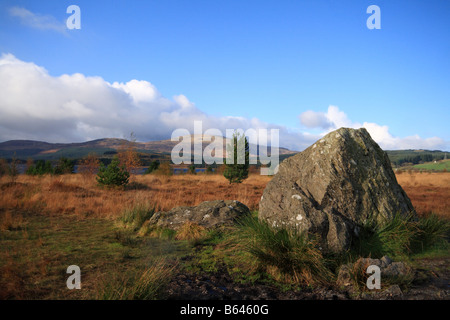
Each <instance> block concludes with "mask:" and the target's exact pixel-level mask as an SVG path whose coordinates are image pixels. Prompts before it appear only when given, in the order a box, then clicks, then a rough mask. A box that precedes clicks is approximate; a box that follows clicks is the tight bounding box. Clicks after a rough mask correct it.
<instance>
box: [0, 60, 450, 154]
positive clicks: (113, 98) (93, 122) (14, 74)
mask: <svg viewBox="0 0 450 320" xmlns="http://www.w3.org/2000/svg"><path fill="white" fill-rule="evenodd" d="M299 117H300V121H301V123H302V124H303V125H304V126H305V127H307V128H320V129H321V130H322V131H323V132H322V133H320V134H313V133H310V132H308V131H302V130H300V128H288V127H285V126H282V125H277V124H272V123H266V122H264V121H261V120H259V119H258V118H244V117H236V116H225V117H217V116H212V115H209V114H207V113H205V112H203V111H201V110H200V109H198V108H197V106H196V105H195V104H194V103H193V102H192V101H190V100H189V99H188V98H187V97H186V96H185V95H182V94H180V95H176V96H174V97H172V98H167V97H164V96H163V95H162V94H161V93H160V92H159V91H158V89H157V88H156V87H155V86H154V85H153V84H151V83H150V82H148V81H144V80H131V81H128V82H125V83H122V82H113V83H109V82H107V81H105V80H104V79H103V78H101V77H87V76H85V75H83V74H80V73H75V74H72V75H68V74H63V75H61V76H51V75H49V73H48V72H47V70H46V69H44V68H43V67H41V66H38V65H36V64H35V63H32V62H25V61H22V60H20V59H17V58H16V57H15V56H13V55H12V54H3V55H1V56H0V141H6V140H13V139H29V140H43V141H47V142H81V141H87V140H93V139H99V138H108V137H109V138H124V137H129V135H130V133H131V132H134V133H135V134H136V137H137V139H138V140H139V141H150V140H162V139H170V137H171V134H172V132H173V131H174V130H175V129H178V128H185V129H187V130H189V131H190V132H191V133H193V126H194V121H202V122H203V131H205V130H206V129H208V128H217V129H219V130H220V131H221V132H223V134H224V135H225V132H226V129H238V128H239V129H243V130H247V129H249V128H252V129H269V130H270V129H278V130H279V136H280V146H281V147H287V148H289V149H291V150H298V151H301V150H303V149H305V148H306V147H308V146H310V145H311V144H312V143H313V142H314V141H316V140H317V139H319V138H320V137H321V136H323V135H324V134H326V133H327V132H329V131H331V130H334V129H336V128H339V127H342V126H345V127H353V128H356V127H361V126H363V127H366V128H367V129H368V130H369V132H370V134H371V135H372V137H373V138H374V139H375V141H377V142H378V143H380V145H381V146H382V147H383V148H385V149H403V148H427V149H438V148H441V147H442V146H443V145H444V141H442V139H439V138H430V139H422V138H420V137H418V136H412V137H406V138H397V137H393V136H392V135H391V134H390V133H389V130H388V127H386V126H380V125H377V124H375V123H368V122H365V123H363V124H359V123H353V122H352V121H350V120H349V119H348V117H347V115H346V114H345V113H344V112H342V111H340V110H339V108H337V107H335V106H330V107H329V108H328V111H327V112H326V113H324V112H315V111H306V112H304V113H302V114H301V115H300V116H299Z"/></svg>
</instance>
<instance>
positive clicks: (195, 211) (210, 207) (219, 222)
mask: <svg viewBox="0 0 450 320" xmlns="http://www.w3.org/2000/svg"><path fill="white" fill-rule="evenodd" d="M247 214H250V210H249V209H248V207H247V206H246V205H244V204H243V203H241V202H239V201H237V200H215V201H205V202H202V203H201V204H199V205H198V206H194V207H186V206H183V207H176V208H173V209H172V210H170V211H166V212H164V211H161V212H156V213H155V214H154V215H153V216H152V217H151V218H150V220H149V225H152V226H156V227H159V228H169V229H173V230H177V229H179V228H180V227H181V226H182V225H183V224H185V223H187V222H193V223H196V224H198V225H200V226H202V227H205V228H215V227H219V226H230V225H232V224H233V223H234V222H235V220H236V219H238V218H239V217H242V216H244V215H247Z"/></svg>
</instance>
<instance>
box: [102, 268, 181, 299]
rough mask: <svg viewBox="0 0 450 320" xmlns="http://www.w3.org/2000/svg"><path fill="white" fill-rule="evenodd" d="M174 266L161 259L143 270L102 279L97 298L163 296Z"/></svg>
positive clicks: (159, 297)
mask: <svg viewBox="0 0 450 320" xmlns="http://www.w3.org/2000/svg"><path fill="white" fill-rule="evenodd" d="M174 270H175V266H172V265H169V264H168V263H166V262H165V261H163V260H158V261H156V262H154V263H153V264H152V265H151V266H149V267H148V268H147V269H145V270H144V271H143V272H141V273H138V272H136V273H135V274H133V275H129V276H119V277H117V276H116V278H113V279H108V280H107V281H106V280H105V279H104V281H103V283H102V287H101V288H100V289H99V290H98V296H97V299H99V300H156V299H161V298H163V293H164V288H165V287H166V285H167V284H168V283H169V282H170V279H171V278H172V276H173V274H174Z"/></svg>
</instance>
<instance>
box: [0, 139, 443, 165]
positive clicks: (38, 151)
mask: <svg viewBox="0 0 450 320" xmlns="http://www.w3.org/2000/svg"><path fill="white" fill-rule="evenodd" d="M215 138H217V139H224V140H222V143H223V146H224V150H223V152H224V153H223V154H224V155H225V154H226V152H225V151H226V144H227V142H228V140H226V139H225V138H224V137H211V136H191V143H194V142H198V141H199V139H203V140H206V141H211V140H212V139H215ZM127 143H128V141H127V140H125V139H117V138H105V139H97V140H92V141H86V142H79V143H49V142H44V141H33V140H10V141H6V142H1V143H0V158H5V159H11V158H13V157H14V156H15V157H16V158H17V159H19V160H23V161H25V160H27V159H29V158H31V159H33V160H57V159H59V158H61V157H65V158H69V159H81V158H83V157H85V156H87V155H88V154H89V153H95V154H97V156H99V157H100V158H112V156H113V155H114V154H116V153H117V152H118V150H119V149H120V148H121V147H123V146H125V145H126V144H127ZM178 143H179V142H178V141H171V140H159V141H148V142H136V148H137V151H138V152H139V153H140V155H141V158H144V159H165V160H169V159H170V153H171V151H172V149H173V147H174V146H175V145H177V144H178ZM209 144H210V142H203V148H202V151H203V149H204V148H205V147H206V146H207V145H209ZM253 147H256V148H254V149H255V150H256V154H251V155H250V156H251V157H255V156H256V155H258V154H259V146H254V145H253ZM268 151H269V155H270V148H268ZM278 152H279V155H280V161H282V160H284V159H286V158H288V157H290V156H293V155H294V154H296V153H297V152H298V151H292V150H289V149H287V148H279V150H278ZM192 153H194V148H193V147H192ZM386 153H387V154H388V156H389V158H390V160H391V162H392V164H393V166H395V167H401V166H412V165H417V164H421V163H428V162H433V161H439V160H443V159H444V158H445V157H446V152H443V151H439V150H386ZM449 156H450V155H449Z"/></svg>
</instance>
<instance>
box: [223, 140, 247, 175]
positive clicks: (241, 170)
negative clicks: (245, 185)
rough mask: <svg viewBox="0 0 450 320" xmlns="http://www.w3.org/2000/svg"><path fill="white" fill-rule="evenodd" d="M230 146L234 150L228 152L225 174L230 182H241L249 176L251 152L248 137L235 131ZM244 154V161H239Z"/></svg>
mask: <svg viewBox="0 0 450 320" xmlns="http://www.w3.org/2000/svg"><path fill="white" fill-rule="evenodd" d="M228 148H229V150H233V154H228V157H227V158H226V159H225V165H226V167H225V171H224V173H223V175H224V177H225V178H227V179H228V181H230V184H231V183H241V182H242V181H244V180H245V179H247V178H248V170H249V162H250V161H249V158H250V156H249V155H250V153H249V144H248V140H247V137H246V136H245V135H240V134H239V133H238V132H235V133H234V134H233V138H232V141H231V143H230V144H229V145H228ZM242 156H244V159H243V160H244V161H243V162H244V163H238V160H239V159H240V158H241V157H242Z"/></svg>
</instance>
